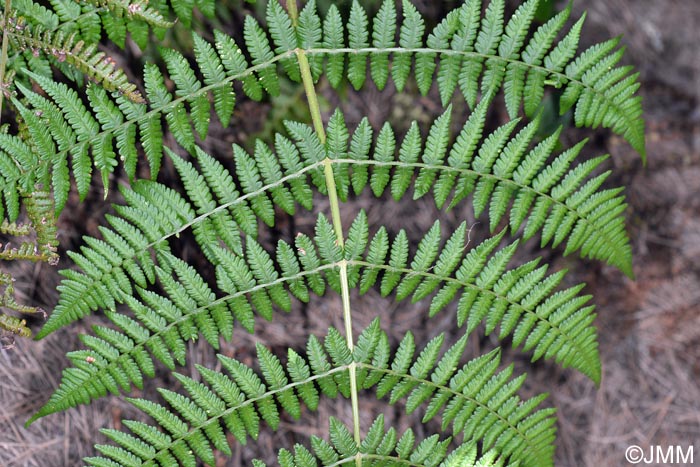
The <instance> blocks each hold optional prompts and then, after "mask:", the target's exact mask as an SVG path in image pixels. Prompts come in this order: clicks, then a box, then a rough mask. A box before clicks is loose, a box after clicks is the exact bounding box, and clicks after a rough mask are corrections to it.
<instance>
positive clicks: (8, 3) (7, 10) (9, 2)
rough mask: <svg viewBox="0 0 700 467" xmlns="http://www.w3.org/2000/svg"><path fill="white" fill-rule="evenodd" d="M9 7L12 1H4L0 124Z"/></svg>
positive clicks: (0, 74) (0, 73) (3, 93)
mask: <svg viewBox="0 0 700 467" xmlns="http://www.w3.org/2000/svg"><path fill="white" fill-rule="evenodd" d="M11 7H12V0H5V11H4V12H3V16H4V17H3V21H2V55H1V56H0V122H1V121H2V103H3V99H4V97H5V65H6V64H7V44H8V42H9V40H8V37H9V34H8V31H7V29H8V27H9V26H8V25H7V18H8V16H9V14H10V8H11Z"/></svg>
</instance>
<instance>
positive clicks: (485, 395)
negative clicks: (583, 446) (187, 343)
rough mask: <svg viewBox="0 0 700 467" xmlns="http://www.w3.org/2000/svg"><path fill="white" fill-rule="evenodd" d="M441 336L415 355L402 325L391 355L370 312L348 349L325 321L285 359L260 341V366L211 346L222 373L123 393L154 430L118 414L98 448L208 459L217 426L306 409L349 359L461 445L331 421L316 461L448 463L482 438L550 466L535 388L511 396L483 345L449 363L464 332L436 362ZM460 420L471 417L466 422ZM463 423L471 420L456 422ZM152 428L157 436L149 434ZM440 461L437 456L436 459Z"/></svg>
mask: <svg viewBox="0 0 700 467" xmlns="http://www.w3.org/2000/svg"><path fill="white" fill-rule="evenodd" d="M442 338H443V336H439V337H438V338H436V339H434V340H433V341H431V342H430V343H429V344H428V345H427V346H426V348H425V349H424V350H422V351H421V352H420V354H419V355H417V356H414V355H413V345H412V344H411V345H410V346H411V347H412V350H411V351H409V352H405V351H402V350H401V348H404V347H406V342H409V341H412V336H411V335H410V334H408V335H407V336H406V337H405V338H404V340H403V341H402V344H401V345H400V347H399V350H398V351H397V352H396V354H395V356H394V359H393V360H392V359H386V358H383V357H380V355H390V354H391V351H390V349H389V345H388V339H387V336H386V334H385V333H384V332H383V331H382V330H381V329H380V327H379V321H378V320H375V321H374V322H373V323H372V324H371V325H370V326H369V327H368V328H367V329H366V330H365V331H363V332H362V334H361V336H360V338H359V341H358V346H357V347H356V350H355V351H354V352H352V351H350V349H348V348H347V346H346V344H345V342H344V339H343V338H342V337H341V336H340V332H339V331H337V330H336V329H334V328H331V329H330V330H329V333H328V336H327V337H326V339H325V342H324V344H323V346H322V347H319V343H318V341H317V340H316V339H315V338H313V337H312V338H311V340H310V341H309V345H308V349H307V351H308V355H309V357H308V360H306V359H304V358H303V357H301V356H300V355H298V354H297V353H296V352H293V351H290V353H289V357H288V359H287V362H286V364H284V363H283V362H282V361H281V360H280V359H279V358H278V357H277V356H275V355H274V354H272V353H271V352H270V351H269V350H267V349H266V348H265V347H263V346H260V345H259V346H258V347H257V353H258V361H259V364H260V371H259V372H256V371H254V370H253V369H251V368H249V367H247V366H246V365H244V364H243V363H241V362H239V361H237V360H234V359H231V358H229V357H224V356H221V355H220V356H219V361H220V362H221V364H222V366H223V367H224V368H225V369H226V371H227V372H228V375H224V374H223V373H219V372H215V371H213V370H210V369H207V368H205V367H202V366H198V367H197V368H198V370H199V372H200V374H201V376H202V379H203V381H204V382H205V383H206V384H204V383H198V382H196V381H195V380H193V379H190V378H189V377H186V376H183V375H177V379H178V380H179V381H180V382H181V383H182V385H183V387H184V388H185V391H186V394H179V393H175V392H172V391H170V390H165V389H162V390H160V392H161V395H162V396H163V398H164V399H165V401H166V402H167V404H168V406H164V405H160V404H157V403H154V402H150V401H147V400H143V399H131V402H132V403H133V404H134V405H135V406H136V407H137V408H139V409H140V410H142V411H144V412H145V413H146V414H148V415H150V416H151V417H152V418H153V419H154V422H155V427H159V428H160V430H157V429H156V428H155V427H149V428H146V427H148V425H143V424H140V423H137V422H125V425H126V426H128V427H129V428H130V429H131V431H132V432H133V433H134V435H126V434H123V433H120V432H117V431H115V430H105V434H107V436H108V437H110V438H111V439H112V440H113V441H114V442H116V443H117V445H118V447H113V446H112V447H107V446H100V447H98V449H99V450H100V451H101V452H102V454H103V455H104V456H105V457H106V458H111V459H112V461H114V462H116V464H115V465H121V464H120V462H123V460H124V457H123V456H124V455H125V454H128V455H129V458H130V459H131V464H130V465H134V466H138V465H152V463H153V462H154V461H157V462H160V463H162V462H163V460H164V459H169V460H170V461H171V464H169V465H190V464H191V463H192V462H194V457H195V456H196V457H199V458H201V459H202V460H204V462H206V463H209V464H212V463H213V462H214V459H213V451H212V449H214V448H216V449H221V450H222V451H224V452H228V451H229V447H228V442H227V440H226V437H225V435H224V430H225V429H226V430H228V431H230V432H231V433H233V434H234V435H235V436H236V438H237V439H238V440H239V441H240V442H243V443H244V442H246V438H247V437H249V436H250V437H252V438H256V437H257V434H258V432H259V429H260V422H261V421H265V422H266V423H267V424H269V425H271V426H272V427H273V428H274V427H275V426H277V423H278V422H279V417H280V412H281V411H284V412H287V413H289V414H290V415H291V416H292V417H294V418H297V417H298V416H299V414H300V412H299V410H300V405H301V404H302V403H303V404H306V405H307V406H308V407H309V408H310V409H311V410H315V409H316V404H317V403H318V398H319V395H320V394H321V393H324V394H326V395H328V390H327V389H324V387H326V388H327V386H328V384H331V382H335V383H336V384H338V386H339V387H340V386H342V385H343V383H342V381H343V380H344V379H345V378H347V373H348V369H349V367H350V365H351V364H353V365H356V366H357V368H358V369H359V370H360V371H361V372H362V371H364V373H362V374H364V375H365V377H364V378H361V379H360V381H359V384H361V385H362V386H363V387H364V388H366V389H369V388H372V387H375V386H376V387H377V391H378V394H377V395H378V397H383V395H385V394H387V393H389V392H390V393H391V397H390V402H391V403H396V402H397V401H398V400H399V399H402V398H404V397H407V410H408V411H409V412H413V411H414V410H417V409H418V408H419V407H421V406H423V405H424V404H425V403H427V404H428V408H427V409H428V411H427V412H426V414H425V417H426V419H429V418H432V417H434V416H435V415H436V414H438V413H442V414H443V417H444V422H443V430H447V429H448V427H449V426H450V425H452V432H453V433H454V434H455V435H457V434H458V433H462V434H463V435H464V441H463V445H462V446H461V447H458V448H457V450H456V454H455V453H452V454H449V455H448V446H449V438H448V439H446V440H445V441H438V440H439V438H438V436H437V435H434V436H432V437H430V438H428V439H426V440H424V441H423V442H421V443H419V444H418V445H417V446H416V445H415V439H414V437H413V435H412V433H408V434H405V435H403V436H402V437H401V438H398V437H397V436H396V435H395V434H394V433H393V431H392V433H386V432H385V431H384V429H383V421H382V419H381V417H380V418H379V419H378V420H377V421H375V423H374V424H373V425H372V427H371V428H370V430H369V432H368V434H367V437H366V438H365V439H364V440H363V441H362V443H361V445H360V446H359V447H358V446H357V445H356V444H355V441H354V440H353V437H352V435H351V433H350V432H349V431H348V429H347V428H345V427H344V426H342V425H340V424H339V423H338V422H336V421H331V427H330V439H331V443H330V444H329V443H328V442H326V441H323V440H321V439H320V438H314V439H313V440H312V446H314V451H315V452H316V453H317V454H318V455H319V456H322V457H323V458H325V460H330V459H331V458H333V459H335V460H334V461H333V462H340V461H341V459H343V458H352V457H354V456H357V455H360V456H362V457H363V458H364V457H366V458H367V460H368V461H369V462H370V463H371V464H372V465H374V464H373V462H375V461H377V462H378V461H380V460H395V461H400V460H403V461H404V462H405V463H406V464H407V465H456V464H454V462H457V460H458V459H459V460H466V459H470V458H473V456H474V455H475V454H476V451H475V449H474V447H475V445H476V444H475V443H476V442H481V443H483V450H484V451H490V450H491V449H493V452H489V453H488V454H487V455H486V456H487V457H488V458H490V459H492V460H495V457H496V456H495V452H498V453H499V455H500V456H502V459H505V458H509V459H510V460H511V461H519V462H520V463H521V465H528V466H530V465H538V466H542V465H551V462H552V453H553V445H552V440H553V436H554V427H553V422H554V419H553V417H552V412H553V411H552V410H551V409H539V410H537V406H538V405H539V404H540V403H541V401H542V400H543V399H544V396H537V397H535V398H533V399H529V400H521V399H520V398H519V397H518V396H517V395H515V391H517V390H518V388H519V387H520V386H521V385H522V383H523V381H524V377H518V378H514V379H513V378H511V376H512V367H509V368H507V369H505V370H502V371H498V370H497V369H498V366H499V360H500V359H499V354H498V352H491V353H489V354H486V355H484V356H482V357H479V358H477V359H475V360H473V361H471V362H469V363H467V364H466V365H464V366H462V367H460V366H459V365H458V364H457V363H458V362H459V360H460V357H461V355H462V353H463V351H464V347H465V345H466V337H465V338H462V339H461V340H460V341H459V342H458V343H457V344H455V345H454V346H453V347H451V348H449V349H447V350H446V351H445V352H444V354H443V356H442V358H441V359H440V360H439V361H438V356H439V351H440V347H441V344H442V340H443V339H442ZM312 355H313V356H312ZM319 361H325V362H332V364H331V366H330V367H329V366H327V365H321V366H319V363H318V362H319ZM433 368H434V369H433ZM346 396H347V395H346ZM468 421H469V422H474V423H473V424H472V423H466V422H468ZM468 426H473V427H478V429H477V430H475V431H471V430H468V429H465V427H468ZM152 433H160V435H159V436H158V438H157V439H153V438H154V437H153V435H152ZM298 449H299V450H298V451H297V453H298V454H299V455H304V456H306V457H308V456H307V454H308V455H311V453H310V452H309V451H307V450H306V449H305V448H301V447H299V448H298ZM301 453H304V454H301ZM392 453H393V454H392ZM467 453H470V454H469V455H467ZM289 455H290V453H288V452H287V451H284V450H283V451H281V452H280V456H281V459H287V458H288V456H289ZM292 458H294V456H292ZM311 458H313V457H311ZM443 460H444V461H445V463H444V464H440V463H441V462H443ZM86 461H87V462H88V464H89V465H102V464H101V463H100V462H104V459H103V458H88V459H86ZM283 465H286V464H284V463H283ZM289 465H294V464H289ZM302 465H304V464H302ZM459 465H463V464H459Z"/></svg>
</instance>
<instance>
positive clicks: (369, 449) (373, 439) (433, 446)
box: [253, 415, 515, 467]
mask: <svg viewBox="0 0 700 467" xmlns="http://www.w3.org/2000/svg"><path fill="white" fill-rule="evenodd" d="M329 424H330V426H329V432H330V433H329V434H330V442H328V441H326V440H324V439H323V438H320V437H317V436H312V437H311V446H312V449H311V450H309V449H308V448H306V447H305V446H303V445H301V444H297V445H295V446H294V450H293V452H292V451H289V450H287V449H281V450H280V451H279V454H278V457H277V460H278V462H279V464H280V465H281V466H284V467H310V466H316V465H318V463H317V461H320V462H321V463H322V465H344V464H352V463H354V462H356V460H357V459H359V460H361V462H362V465H368V466H372V467H375V466H376V467H378V466H382V465H405V466H430V467H456V466H460V467H487V466H488V467H502V466H504V465H506V464H505V462H504V460H503V458H501V457H499V456H498V454H497V453H496V452H495V451H490V452H487V453H485V454H483V455H481V456H478V449H477V447H476V445H475V444H474V443H464V444H461V445H459V446H458V447H457V448H455V449H453V450H452V451H449V446H450V441H452V439H451V438H446V439H445V440H442V441H441V440H440V437H439V436H438V435H433V436H430V437H428V438H426V439H424V440H423V441H421V442H420V443H418V444H417V445H416V439H415V435H414V434H413V432H412V431H411V430H410V429H409V430H408V431H407V432H405V433H404V434H402V435H401V436H399V435H398V434H397V433H396V430H395V429H394V428H393V427H391V428H389V429H388V430H386V428H385V423H384V416H383V415H379V417H377V418H376V419H375V420H374V422H373V423H372V425H371V427H370V430H369V432H368V433H367V436H366V437H365V438H364V439H363V440H362V445H361V448H360V449H359V452H354V451H357V449H354V450H353V449H352V447H351V446H353V445H354V441H352V435H351V434H350V430H349V429H348V428H347V427H346V426H345V425H343V424H342V423H341V422H340V421H338V420H337V419H336V418H334V417H331V418H330V419H329ZM448 451H449V452H448ZM253 465H254V466H256V467H263V466H265V465H266V464H264V463H263V462H260V461H253ZM508 465H515V464H508Z"/></svg>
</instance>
